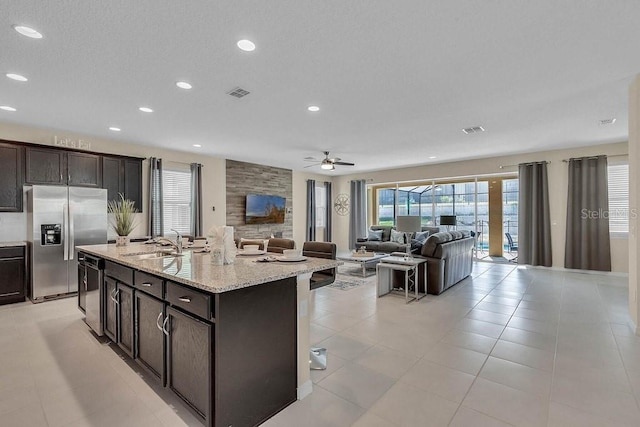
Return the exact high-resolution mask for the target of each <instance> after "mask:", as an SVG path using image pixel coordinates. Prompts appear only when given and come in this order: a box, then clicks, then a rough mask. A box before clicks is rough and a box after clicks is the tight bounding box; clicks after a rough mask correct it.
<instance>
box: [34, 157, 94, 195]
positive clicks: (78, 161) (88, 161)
mask: <svg viewBox="0 0 640 427" xmlns="http://www.w3.org/2000/svg"><path fill="white" fill-rule="evenodd" d="M25 165H26V174H25V183H27V184H52V185H73V186H78V187H98V188H99V187H100V186H101V185H102V162H101V160H100V156H98V155H95V154H89V153H79V152H73V151H64V150H56V149H47V148H34V147H27V148H26V155H25Z"/></svg>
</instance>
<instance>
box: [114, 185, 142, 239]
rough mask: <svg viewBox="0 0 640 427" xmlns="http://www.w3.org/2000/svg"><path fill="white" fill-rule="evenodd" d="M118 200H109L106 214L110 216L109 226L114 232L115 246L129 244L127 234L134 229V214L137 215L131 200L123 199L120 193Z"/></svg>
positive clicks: (135, 222)
mask: <svg viewBox="0 0 640 427" xmlns="http://www.w3.org/2000/svg"><path fill="white" fill-rule="evenodd" d="M118 196H120V200H110V201H109V203H108V204H107V212H108V213H110V214H112V215H113V216H112V218H111V226H112V227H113V230H114V231H115V232H116V234H117V235H118V237H117V238H116V245H117V246H124V245H126V244H127V243H129V234H130V233H131V232H132V231H133V229H134V228H136V226H137V225H138V224H137V221H136V217H135V215H134V214H136V213H138V209H136V207H135V202H134V201H133V200H129V199H125V198H124V196H123V195H122V193H118Z"/></svg>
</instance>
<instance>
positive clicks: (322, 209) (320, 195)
mask: <svg viewBox="0 0 640 427" xmlns="http://www.w3.org/2000/svg"><path fill="white" fill-rule="evenodd" d="M326 212H327V192H326V191H325V189H324V183H323V184H322V186H316V227H325V226H326V224H325V222H326V221H325V217H326Z"/></svg>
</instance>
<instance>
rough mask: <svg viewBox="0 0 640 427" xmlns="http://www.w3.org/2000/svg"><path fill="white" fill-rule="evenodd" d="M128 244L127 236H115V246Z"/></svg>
mask: <svg viewBox="0 0 640 427" xmlns="http://www.w3.org/2000/svg"><path fill="white" fill-rule="evenodd" d="M128 244H129V236H116V246H127V245H128Z"/></svg>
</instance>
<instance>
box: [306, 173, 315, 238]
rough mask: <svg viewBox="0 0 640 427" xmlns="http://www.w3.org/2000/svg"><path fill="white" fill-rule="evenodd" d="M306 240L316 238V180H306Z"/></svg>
mask: <svg viewBox="0 0 640 427" xmlns="http://www.w3.org/2000/svg"><path fill="white" fill-rule="evenodd" d="M306 240H307V242H312V241H314V240H316V181H315V180H314V179H308V180H307V235H306Z"/></svg>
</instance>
